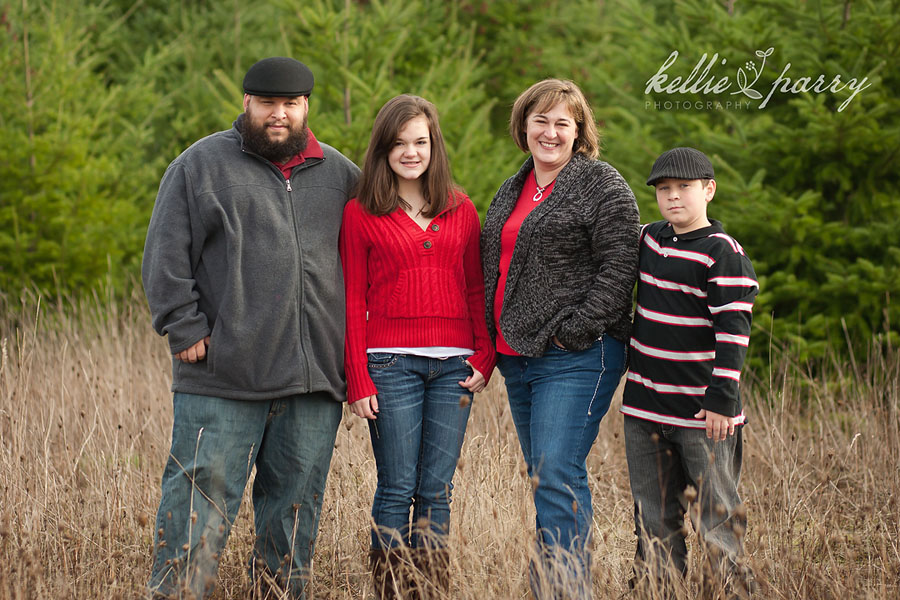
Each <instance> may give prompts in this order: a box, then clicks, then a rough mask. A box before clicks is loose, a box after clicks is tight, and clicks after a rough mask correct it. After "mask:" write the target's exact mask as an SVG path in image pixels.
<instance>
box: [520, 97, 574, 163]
mask: <svg viewBox="0 0 900 600" xmlns="http://www.w3.org/2000/svg"><path fill="white" fill-rule="evenodd" d="M525 137H526V140H527V141H528V150H529V151H531V155H532V156H533V157H534V162H535V164H536V165H538V166H540V167H542V168H545V169H555V168H557V167H558V168H562V167H563V166H565V164H566V163H568V162H569V159H571V158H572V148H573V146H574V144H575V140H576V139H577V138H578V124H577V123H575V118H574V117H572V113H570V112H569V107H568V106H566V104H565V103H564V102H560V103H559V104H555V105H553V106H551V107H550V108H549V109H547V110H545V111H543V112H538V111H532V112H531V113H529V114H528V116H527V117H526V118H525Z"/></svg>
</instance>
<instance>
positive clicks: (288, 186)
mask: <svg viewBox="0 0 900 600" xmlns="http://www.w3.org/2000/svg"><path fill="white" fill-rule="evenodd" d="M284 183H285V185H286V186H287V191H289V192H293V191H294V190H292V189H291V180H290V179H285V180H284Z"/></svg>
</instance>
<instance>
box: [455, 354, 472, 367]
mask: <svg viewBox="0 0 900 600" xmlns="http://www.w3.org/2000/svg"><path fill="white" fill-rule="evenodd" d="M472 356H473V355H471V354H460V355H459V356H457V357H456V359H457V360H458V361H459V362H461V363H462V364H463V366H464V367H466V368H467V369H471V368H472V367H470V366H469V364H468V363H467V362H466V361H467V360H469V359H470V358H472Z"/></svg>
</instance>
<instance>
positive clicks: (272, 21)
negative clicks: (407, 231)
mask: <svg viewBox="0 0 900 600" xmlns="http://www.w3.org/2000/svg"><path fill="white" fill-rule="evenodd" d="M898 4H900V1H898V0H869V1H865V2H863V1H858V0H840V1H835V0H833V1H817V0H787V1H783V0H761V1H753V2H749V1H747V2H743V1H741V0H677V1H674V2H663V1H659V0H649V1H648V0H640V1H639V0H567V1H564V0H545V1H543V2H533V1H531V2H527V1H524V0H516V1H505V2H503V1H494V2H490V1H475V0H459V1H456V2H447V1H444V0H368V1H364V0H307V1H304V2H297V1H295V0H270V1H267V2H247V1H242V0H226V1H220V2H212V1H209V0H191V1H184V2H178V3H172V2H168V1H167V0H68V1H66V2H63V1H61V0H9V1H4V0H0V97H2V98H3V100H4V101H3V103H2V105H0V128H2V129H0V131H2V135H0V293H2V294H4V295H6V296H12V297H15V296H17V295H19V294H20V293H21V292H22V290H23V289H26V288H37V289H39V290H41V291H42V292H43V293H44V294H46V295H48V296H51V297H61V296H75V297H78V296H80V295H83V294H85V293H91V292H92V291H95V290H96V289H97V288H98V287H99V286H103V285H109V284H112V286H113V287H115V288H116V289H120V290H127V289H128V288H129V286H132V285H134V282H135V281H136V280H137V278H136V276H137V274H138V273H139V267H140V258H141V252H142V247H143V238H144V234H145V231H146V225H147V222H148V219H149V215H150V211H151V209H152V206H153V201H154V198H155V194H156V190H157V186H158V183H159V179H160V177H161V175H162V173H163V171H164V169H165V167H166V165H167V164H168V163H169V162H171V161H172V160H173V159H174V158H175V157H176V156H177V155H178V153H179V152H181V151H182V150H184V149H185V148H186V147H187V146H188V145H190V144H191V143H193V142H194V141H196V140H197V139H199V138H200V137H202V136H205V135H207V134H209V133H212V132H214V131H218V130H221V129H225V128H228V127H230V125H231V123H232V122H233V120H234V118H235V117H236V116H237V114H238V111H239V110H240V101H241V89H240V82H241V78H242V77H243V74H244V72H245V71H246V69H247V68H248V67H249V66H250V65H251V64H252V63H253V62H255V61H256V60H258V59H259V58H262V57H265V56H272V55H289V56H293V57H296V58H298V59H300V60H302V61H304V62H306V63H307V64H308V65H309V66H310V67H311V68H312V70H313V72H314V73H315V74H316V77H317V81H316V88H315V91H314V93H313V95H312V98H311V102H310V111H311V114H310V124H311V128H312V129H313V130H314V131H315V132H316V135H317V137H319V139H321V140H323V141H325V142H327V143H329V144H331V145H333V146H335V147H337V148H338V149H340V150H341V151H343V152H344V153H345V154H346V155H347V156H348V157H350V158H351V159H352V160H354V161H355V162H357V163H358V164H359V163H360V162H361V160H362V157H363V154H364V152H365V148H366V144H367V143H368V135H369V131H370V127H371V124H372V121H373V119H374V116H375V113H376V112H377V111H378V109H379V108H380V107H381V105H382V104H383V103H384V102H385V101H386V100H388V99H389V98H391V97H392V96H394V95H396V94H398V93H403V92H410V93H415V94H419V95H422V96H424V97H426V98H428V99H430V100H432V101H433V102H434V103H435V104H436V105H437V107H438V109H439V110H440V112H441V120H442V127H443V129H444V135H445V138H446V140H447V142H448V145H449V151H450V155H451V160H452V165H453V170H454V175H455V177H456V179H457V180H458V182H459V183H460V184H461V185H462V186H463V187H464V188H465V189H466V190H467V191H468V192H469V194H470V196H471V197H472V199H473V200H474V201H475V203H476V205H477V206H478V207H479V210H481V211H482V213H483V212H484V210H486V208H487V206H488V204H489V203H490V200H491V198H492V196H493V193H494V191H495V190H496V189H497V187H498V186H499V185H500V184H501V183H502V181H503V180H504V179H505V178H506V177H508V176H510V175H511V174H512V173H514V172H515V170H516V169H517V168H518V166H519V165H520V164H521V162H522V161H523V160H524V158H525V155H524V154H522V153H521V152H520V151H519V150H518V149H517V148H516V147H515V145H514V144H513V142H512V140H511V139H510V138H509V136H508V133H507V126H508V116H509V109H510V107H511V105H512V102H513V101H514V99H515V97H516V96H517V95H518V93H519V92H521V91H522V90H523V89H525V88H526V87H527V86H528V85H530V84H531V83H534V82H535V81H537V80H539V79H542V78H544V77H550V76H552V77H561V78H570V79H573V80H574V81H576V82H577V83H578V84H579V85H580V86H581V87H582V88H583V89H584V91H585V92H586V94H587V96H588V98H589V100H590V102H591V103H592V105H593V107H594V110H595V116H596V118H597V120H598V123H599V124H600V127H601V131H602V135H603V157H604V159H605V160H607V161H609V162H610V163H611V164H613V165H614V166H615V167H616V168H618V169H619V171H620V172H621V173H622V174H623V175H624V176H625V177H626V179H628V181H629V183H630V184H631V186H632V188H633V189H634V191H635V195H636V197H637V198H638V203H639V205H640V208H641V215H642V221H643V222H650V221H653V220H657V219H658V218H659V216H658V215H659V213H658V211H657V208H656V203H655V198H654V195H653V193H652V189H651V188H649V187H647V186H646V185H644V181H645V178H646V175H647V173H648V172H649V168H650V165H651V164H652V162H653V160H654V159H655V157H656V156H657V155H658V154H659V153H660V152H662V151H664V150H666V149H668V148H670V147H673V146H678V145H690V146H695V147H697V148H700V149H702V150H703V151H705V152H706V153H707V154H708V155H710V157H711V158H712V160H713V163H714V165H715V167H716V172H717V181H718V193H717V195H716V198H715V200H714V201H713V204H712V205H711V206H710V216H712V217H713V218H716V219H719V220H721V221H722V222H723V223H724V224H725V227H726V228H727V230H728V231H729V232H730V233H731V234H732V235H734V236H735V237H736V238H737V239H738V240H739V241H740V242H741V243H742V244H743V246H744V248H745V249H746V251H747V253H748V254H749V255H750V257H751V258H752V259H753V261H754V264H755V266H756V269H757V273H758V274H759V277H760V283H761V293H760V296H759V299H758V302H757V308H756V311H755V314H756V328H755V331H754V341H753V344H752V347H753V349H754V356H755V358H754V360H758V361H759V360H762V359H763V358H766V357H767V356H768V355H769V353H770V352H771V350H772V349H776V350H781V349H790V350H791V351H792V353H793V355H794V356H796V357H798V358H800V359H804V358H815V357H819V356H822V355H824V353H825V349H826V347H828V346H829V345H835V344H837V345H839V346H847V347H852V346H859V347H864V346H865V345H866V344H869V343H871V342H872V340H873V339H875V340H876V341H879V342H885V343H886V344H887V345H888V347H891V346H895V345H897V344H898V342H900V307H898V304H897V300H896V298H891V295H892V293H893V295H894V296H897V293H898V292H900V231H898V230H900V227H898V226H900V197H898V194H897V188H898V185H897V184H898V179H900V175H898V173H900V168H898V167H900V98H898V95H900V94H898V92H900V85H898V77H900V73H898V70H897V68H896V65H897V64H898V58H900V57H898V53H900V19H898V17H897V15H898V14H900V10H898V8H900V6H898ZM769 48H773V52H772V54H771V55H769V56H768V57H765V58H766V62H765V64H764V65H763V64H762V57H760V56H758V55H757V54H756V53H757V51H765V50H767V49H769ZM675 50H677V51H678V53H679V56H678V58H677V61H676V62H675V63H674V64H673V65H672V66H671V67H670V68H669V69H668V70H667V71H666V74H667V75H668V76H670V77H675V76H679V77H682V78H688V77H690V74H691V71H692V70H694V67H695V66H696V65H698V63H700V62H701V61H702V60H703V58H702V57H703V56H704V54H705V55H707V57H708V58H707V60H709V57H712V56H713V55H715V54H717V55H718V57H717V60H716V61H714V64H712V65H711V66H710V70H709V71H708V75H707V76H706V78H705V79H704V81H706V80H709V79H712V80H714V81H718V80H720V79H722V78H728V81H730V88H729V89H728V90H726V91H723V92H720V93H703V92H699V93H694V92H691V91H687V92H686V93H680V92H676V93H668V92H665V91H663V92H659V91H654V90H650V91H649V92H648V91H647V84H648V80H649V79H650V78H651V77H653V76H654V74H656V73H657V71H658V70H659V69H660V67H661V66H662V65H663V63H664V62H665V61H666V59H667V57H669V55H670V54H671V53H672V52H673V51H675ZM723 61H724V62H723ZM751 62H752V63H753V64H752V68H751V65H750V64H749V63H751ZM788 63H789V67H786V66H787V65H788ZM890 65H894V66H893V67H891V66H890ZM785 68H788V69H789V70H788V71H787V72H786V76H787V77H790V78H791V79H792V81H793V80H794V79H796V78H798V77H809V78H811V81H814V80H815V78H816V77H817V76H818V75H820V74H821V75H824V78H825V79H824V81H825V84H826V85H827V84H828V83H830V82H831V81H832V80H833V78H834V76H836V75H839V76H840V77H841V81H842V82H844V83H846V82H847V81H848V80H849V79H851V78H856V79H857V80H860V79H862V78H863V77H867V78H868V80H867V82H866V83H867V84H869V87H868V88H866V89H864V90H862V91H861V92H860V93H859V94H858V95H856V97H855V98H853V100H852V101H851V102H850V103H849V104H848V105H847V106H846V107H844V108H843V110H838V109H839V108H840V106H841V104H842V103H843V102H845V101H846V100H847V99H848V98H849V96H850V94H851V92H850V90H849V89H843V90H841V91H837V92H832V91H826V92H822V93H816V92H814V91H810V92H805V93H803V92H801V93H790V92H787V91H784V92H783V91H781V88H778V89H777V90H776V91H775V92H774V93H772V94H771V96H770V97H769V99H768V101H767V102H766V103H765V106H764V107H761V105H762V104H763V100H760V99H753V98H751V97H749V96H748V95H746V94H741V93H736V90H737V89H738V87H739V83H738V79H739V75H738V72H739V71H742V74H741V75H740V77H743V76H749V78H750V79H748V80H745V81H750V80H752V78H753V77H754V71H753V69H757V70H760V69H761V70H760V71H757V72H758V74H759V77H758V80H756V82H755V83H754V85H753V88H754V89H755V90H758V92H759V93H760V94H761V95H762V97H763V98H765V97H766V95H767V94H769V92H770V90H771V88H772V86H773V84H774V83H775V81H776V80H777V79H778V77H779V75H781V74H782V72H783V70H784V69H785ZM700 71H702V69H700V70H699V71H698V73H700ZM700 74H701V75H702V73H700ZM697 79H700V77H699V76H698V77H695V78H694V81H696V80H697ZM738 103H740V104H738ZM123 295H124V294H123ZM848 339H849V340H850V344H849V345H848V344H847V340H848Z"/></svg>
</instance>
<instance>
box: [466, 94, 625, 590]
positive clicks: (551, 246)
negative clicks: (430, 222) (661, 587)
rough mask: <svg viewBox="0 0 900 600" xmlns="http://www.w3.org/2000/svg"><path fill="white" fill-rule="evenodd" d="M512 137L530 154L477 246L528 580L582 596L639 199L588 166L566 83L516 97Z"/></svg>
mask: <svg viewBox="0 0 900 600" xmlns="http://www.w3.org/2000/svg"><path fill="white" fill-rule="evenodd" d="M510 133H511V134H512V137H513V139H514V140H515V141H516V144H517V145H518V146H519V148H520V149H521V150H523V151H525V152H530V153H531V157H530V158H528V159H527V160H526V161H525V164H523V165H522V168H521V169H519V172H518V173H517V174H516V175H514V176H513V177H511V178H510V179H508V180H507V181H506V182H505V183H504V184H503V185H502V186H501V187H500V190H499V191H498V192H497V195H496V196H495V197H494V200H493V202H492V203H491V206H490V208H489V209H488V212H487V216H486V217H485V222H484V230H483V232H482V236H481V247H482V252H483V268H484V278H485V289H486V291H485V298H486V304H487V314H486V316H487V321H488V327H489V329H490V332H491V335H492V336H493V338H494V341H495V344H496V348H497V352H498V358H497V366H498V367H499V368H500V372H501V373H502V374H503V377H504V378H505V380H506V390H507V392H508V396H509V404H510V411H511V413H512V417H513V421H514V422H515V425H516V431H517V433H518V435H519V444H520V445H521V447H522V453H523V454H524V456H525V462H526V464H527V465H528V474H529V476H531V477H532V478H534V479H533V480H534V481H536V482H537V483H536V487H535V490H534V503H535V509H536V512H537V523H536V525H537V531H538V549H539V552H538V556H540V557H541V558H540V561H539V564H532V568H531V569H530V570H529V574H530V576H531V587H532V591H533V593H534V596H535V597H536V598H538V599H541V598H544V597H554V598H555V597H575V598H589V597H590V595H591V592H590V588H591V585H590V555H589V551H588V548H589V539H590V531H591V523H592V509H591V493H590V490H589V489H588V485H587V468H586V464H585V459H586V457H587V454H588V452H589V450H590V448H591V445H592V444H593V442H594V439H595V438H596V437H597V432H598V429H599V426H600V420H601V419H602V418H603V415H605V414H606V411H607V409H608V408H609V404H610V400H611V399H612V394H613V391H614V390H615V389H616V387H617V386H618V384H619V380H620V378H621V376H622V372H623V371H624V368H625V345H624V341H625V340H626V339H627V337H628V332H629V328H630V322H631V315H630V313H631V292H632V288H633V287H634V282H635V278H636V275H637V247H638V211H637V205H636V204H635V200H634V194H632V192H631V189H630V188H629V187H628V184H627V183H625V180H624V179H623V178H622V176H621V175H619V173H618V171H616V170H615V169H614V168H613V167H612V166H610V165H609V164H607V163H605V162H601V161H599V160H596V157H597V155H598V149H597V147H598V135H597V128H596V125H595V124H594V117H593V114H592V112H591V109H590V106H588V103H587V101H586V100H585V98H584V95H583V94H582V93H581V90H580V89H579V88H578V86H576V85H575V84H574V83H572V82H571V81H562V80H559V79H547V80H544V81H541V82H538V83H536V84H534V85H533V86H531V87H530V88H529V89H528V90H526V91H525V92H524V93H522V95H520V96H519V98H518V100H516V103H515V105H514V106H513V110H512V116H511V118H510ZM541 581H543V582H545V583H544V584H542V583H541ZM547 581H551V582H552V581H556V582H559V581H569V582H573V581H574V582H577V585H576V587H577V589H576V590H573V589H572V588H571V587H568V588H566V589H564V590H563V589H553V585H550V586H549V588H550V589H551V591H550V592H549V593H550V596H544V594H545V593H547V592H548V586H547V585H546V582H547Z"/></svg>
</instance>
